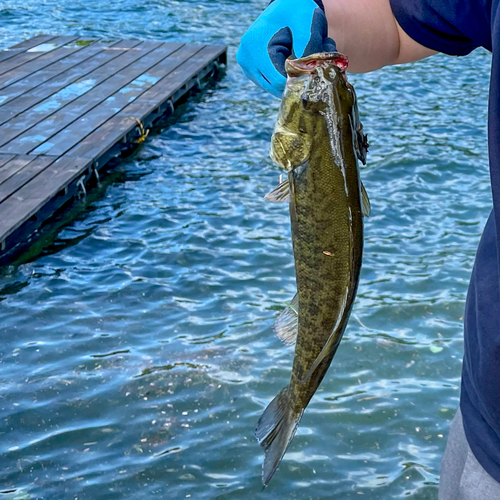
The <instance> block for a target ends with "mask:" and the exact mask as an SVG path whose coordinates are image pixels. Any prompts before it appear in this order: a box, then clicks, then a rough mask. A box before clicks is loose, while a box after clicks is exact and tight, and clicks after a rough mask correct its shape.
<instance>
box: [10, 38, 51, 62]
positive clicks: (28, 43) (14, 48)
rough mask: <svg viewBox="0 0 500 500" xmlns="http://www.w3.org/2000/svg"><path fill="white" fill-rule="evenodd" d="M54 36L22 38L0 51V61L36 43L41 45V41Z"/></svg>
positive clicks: (24, 50)
mask: <svg viewBox="0 0 500 500" xmlns="http://www.w3.org/2000/svg"><path fill="white" fill-rule="evenodd" d="M55 38H56V36H55V35H38V36H35V37H33V38H30V39H28V40H24V41H22V42H20V43H18V44H16V45H13V46H12V47H9V48H7V49H5V50H4V51H2V52H0V62H1V61H5V60H6V59H11V58H12V57H16V56H17V55H18V54H20V53H21V52H26V51H27V50H28V49H31V48H32V47H36V46H37V45H41V44H42V43H47V42H50V41H51V40H54V39H55Z"/></svg>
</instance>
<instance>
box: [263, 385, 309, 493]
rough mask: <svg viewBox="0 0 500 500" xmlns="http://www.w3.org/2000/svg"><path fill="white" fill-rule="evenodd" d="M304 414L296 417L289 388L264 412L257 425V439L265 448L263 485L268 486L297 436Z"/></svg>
mask: <svg viewBox="0 0 500 500" xmlns="http://www.w3.org/2000/svg"><path fill="white" fill-rule="evenodd" d="M301 418H302V412H300V414H299V415H294V414H293V412H292V408H291V406H290V398H289V387H288V386H287V387H285V388H284V389H283V390H282V391H281V392H280V393H279V394H278V395H277V396H276V397H275V398H274V399H273V400H272V401H271V402H270V403H269V406H268V407H267V408H266V409H265V410H264V413H263V414H262V416H261V417H260V419H259V422H258V423H257V427H256V429H255V437H256V438H257V441H258V442H259V444H260V445H261V446H262V448H264V452H265V457H264V463H263V465H262V484H263V485H264V487H265V486H267V485H268V483H269V481H270V480H271V478H272V477H273V475H274V473H275V472H276V469H277V468H278V466H279V464H280V462H281V459H282V458H283V455H284V454H285V452H286V450H287V448H288V445H289V444H290V442H291V441H292V439H293V437H294V436H295V432H296V431H297V427H298V426H299V423H300V419H301Z"/></svg>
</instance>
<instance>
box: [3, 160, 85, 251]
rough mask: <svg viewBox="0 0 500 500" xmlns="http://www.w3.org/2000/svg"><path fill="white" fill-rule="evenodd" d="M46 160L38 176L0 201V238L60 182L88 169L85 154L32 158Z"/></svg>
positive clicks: (50, 195) (43, 201) (37, 207)
mask: <svg viewBox="0 0 500 500" xmlns="http://www.w3.org/2000/svg"><path fill="white" fill-rule="evenodd" d="M42 161H43V163H44V165H45V164H46V163H47V162H50V165H49V167H45V168H44V169H43V170H41V172H40V173H39V174H38V176H37V177H36V178H34V179H32V180H31V182H28V183H26V184H25V185H24V186H23V187H22V188H21V189H19V190H18V191H17V192H16V193H15V194H14V195H13V196H10V197H9V198H7V199H6V200H5V201H4V202H2V203H0V213H1V214H2V217H1V218H0V241H3V240H5V238H7V237H8V236H9V235H10V234H11V233H13V232H14V231H15V230H16V229H18V228H19V227H20V226H21V225H22V224H23V223H24V222H25V221H27V220H28V219H29V218H30V217H32V216H33V215H35V214H36V213H37V212H38V211H39V210H40V208H42V207H43V206H44V205H45V204H46V203H47V201H48V200H50V199H52V198H54V197H55V196H57V194H58V193H59V191H60V190H61V186H64V185H67V184H69V183H70V182H71V181H73V180H74V179H76V178H77V177H78V176H80V175H81V174H82V173H83V172H85V171H86V170H88V165H89V160H88V159H85V158H58V159H56V158H49V157H45V158H40V157H38V158H36V159H35V160H34V162H42Z"/></svg>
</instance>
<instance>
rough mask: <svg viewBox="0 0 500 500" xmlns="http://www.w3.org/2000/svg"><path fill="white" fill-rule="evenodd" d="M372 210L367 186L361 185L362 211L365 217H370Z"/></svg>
mask: <svg viewBox="0 0 500 500" xmlns="http://www.w3.org/2000/svg"><path fill="white" fill-rule="evenodd" d="M371 210H372V207H371V203H370V198H368V193H367V192H366V189H365V186H363V183H361V211H362V212H363V215H364V216H365V217H370V212H371Z"/></svg>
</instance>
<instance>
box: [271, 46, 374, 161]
mask: <svg viewBox="0 0 500 500" xmlns="http://www.w3.org/2000/svg"><path fill="white" fill-rule="evenodd" d="M348 64H349V61H348V59H347V57H346V56H344V55H343V54H340V53H339V52H324V53H318V54H313V55H310V56H307V57H302V58H300V59H287V61H286V63H285V69H286V72H287V76H288V78H287V82H286V87H285V91H284V93H283V99H282V102H281V108H280V111H279V114H278V120H277V122H276V126H275V129H274V133H273V137H272V140H271V158H272V159H273V161H274V162H275V163H276V164H277V165H279V166H281V167H282V168H284V169H285V170H287V171H290V170H293V169H294V168H296V167H298V166H300V165H303V164H304V163H305V162H306V161H307V160H308V158H309V155H310V152H311V147H312V142H313V138H314V136H315V130H316V126H317V123H318V115H321V116H322V117H326V119H327V120H328V121H329V122H330V123H331V124H334V123H336V124H337V126H340V123H339V121H340V120H341V119H342V117H346V116H349V119H350V120H351V126H352V129H353V138H354V141H353V142H354V148H355V150H356V153H357V156H358V158H359V159H361V160H362V161H363V163H364V162H365V158H366V149H367V147H368V144H367V143H366V136H365V135H364V134H363V132H362V129H363V128H362V125H361V122H360V120H359V115H358V110H357V102H356V93H355V91H354V88H353V87H352V85H351V84H350V83H349V82H348V80H347V76H346V74H345V72H346V69H347V67H348Z"/></svg>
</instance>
